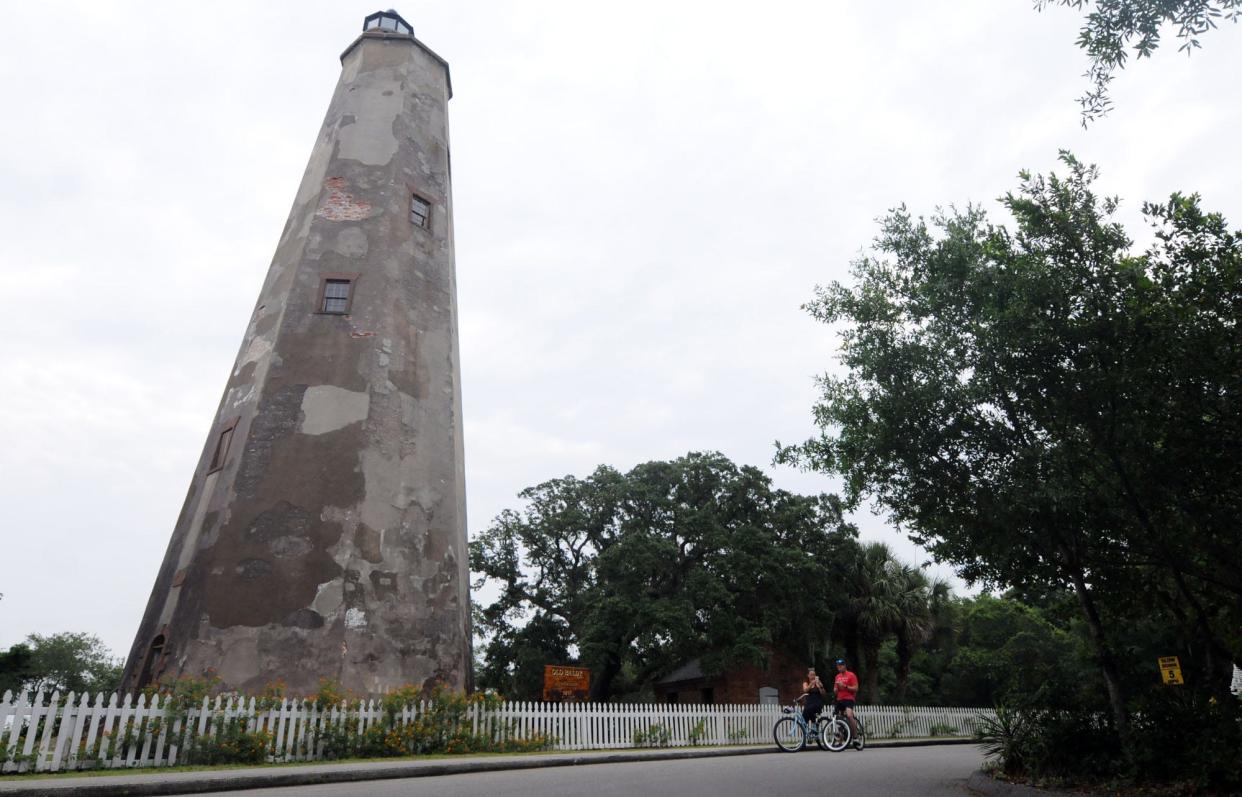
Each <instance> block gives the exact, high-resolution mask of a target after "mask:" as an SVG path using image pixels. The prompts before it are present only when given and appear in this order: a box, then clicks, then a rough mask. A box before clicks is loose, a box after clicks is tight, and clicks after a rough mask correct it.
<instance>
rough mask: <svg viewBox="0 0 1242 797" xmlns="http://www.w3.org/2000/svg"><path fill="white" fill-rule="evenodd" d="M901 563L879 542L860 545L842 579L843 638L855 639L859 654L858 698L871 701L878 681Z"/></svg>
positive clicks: (895, 611) (896, 610)
mask: <svg viewBox="0 0 1242 797" xmlns="http://www.w3.org/2000/svg"><path fill="white" fill-rule="evenodd" d="M900 570H901V564H900V563H899V562H898V561H897V560H896V559H895V558H894V557H893V552H892V551H891V550H889V547H888V546H887V545H885V544H884V543H882V542H871V543H867V544H866V545H863V546H862V547H861V548H860V549H859V551H858V557H857V558H856V559H855V560H854V562H853V564H852V565H851V567H850V572H849V576H848V578H847V579H846V582H847V583H846V588H847V590H848V602H847V604H846V612H845V617H844V618H843V619H844V620H845V622H846V624H847V626H848V630H847V632H846V638H847V639H848V638H850V637H852V638H853V639H854V640H856V641H857V645H858V649H859V652H860V653H861V654H862V662H861V664H862V699H863V700H865V701H867V702H868V703H874V702H875V700H876V696H877V694H878V692H879V683H880V647H881V646H882V645H883V644H884V640H885V639H887V638H888V635H889V634H890V633H892V630H893V628H894V627H895V626H896V625H897V623H898V620H899V618H900V615H901V609H900V607H899V604H898V602H897V601H896V600H895V599H894V596H895V594H896V593H897V592H898V591H899V589H898V584H897V582H898V579H899V575H900Z"/></svg>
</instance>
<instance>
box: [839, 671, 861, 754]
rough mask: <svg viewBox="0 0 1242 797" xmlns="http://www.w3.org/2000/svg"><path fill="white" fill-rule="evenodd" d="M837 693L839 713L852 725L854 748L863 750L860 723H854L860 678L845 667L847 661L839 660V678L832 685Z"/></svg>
mask: <svg viewBox="0 0 1242 797" xmlns="http://www.w3.org/2000/svg"><path fill="white" fill-rule="evenodd" d="M832 686H833V689H834V691H835V692H836V698H837V704H836V705H837V711H841V712H844V714H845V720H846V722H848V723H849V724H850V735H851V737H850V738H852V739H853V740H854V746H855V747H857V748H858V749H859V750H861V749H862V739H861V738H860V737H859V735H858V723H857V722H855V721H854V699H855V698H856V697H857V695H858V676H857V675H855V674H854V673H852V672H850V671H849V669H848V668H847V667H846V666H845V659H837V677H836V679H835V680H834V681H833V683H832Z"/></svg>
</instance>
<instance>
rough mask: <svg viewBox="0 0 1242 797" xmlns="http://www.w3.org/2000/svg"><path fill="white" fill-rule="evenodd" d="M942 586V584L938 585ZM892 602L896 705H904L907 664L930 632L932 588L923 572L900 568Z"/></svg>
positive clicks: (908, 676) (908, 670)
mask: <svg viewBox="0 0 1242 797" xmlns="http://www.w3.org/2000/svg"><path fill="white" fill-rule="evenodd" d="M938 583H943V582H938ZM894 587H895V591H894V593H893V602H894V604H895V605H896V608H897V617H896V620H895V622H894V624H893V633H894V634H895V635H896V636H897V695H896V697H897V702H898V703H900V704H904V703H905V702H906V686H907V684H908V683H909V681H910V660H911V659H912V658H914V652H915V650H916V649H917V648H918V646H919V645H921V644H923V643H924V642H925V641H927V639H928V638H929V636H930V634H931V631H932V627H933V626H932V613H931V597H932V584H931V582H930V580H929V579H928V578H927V576H926V575H924V574H923V571H922V570H920V569H919V568H917V567H911V566H910V565H901V566H900V570H899V571H898V573H897V574H896V576H895V578H894Z"/></svg>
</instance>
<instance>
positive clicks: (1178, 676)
mask: <svg viewBox="0 0 1242 797" xmlns="http://www.w3.org/2000/svg"><path fill="white" fill-rule="evenodd" d="M1159 661H1160V677H1161V678H1163V679H1164V682H1165V683H1166V684H1181V683H1185V681H1183V680H1182V664H1181V662H1179V661H1178V660H1177V656H1161V657H1160V659H1159Z"/></svg>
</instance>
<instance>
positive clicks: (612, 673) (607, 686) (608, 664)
mask: <svg viewBox="0 0 1242 797" xmlns="http://www.w3.org/2000/svg"><path fill="white" fill-rule="evenodd" d="M620 672H621V659H620V658H619V657H618V656H615V655H613V654H608V655H606V656H604V661H603V662H602V664H601V666H600V669H599V675H598V676H594V675H593V676H592V678H591V702H592V703H607V702H608V699H609V698H610V697H612V681H613V679H614V678H616V677H617V674H618V673H620Z"/></svg>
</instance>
